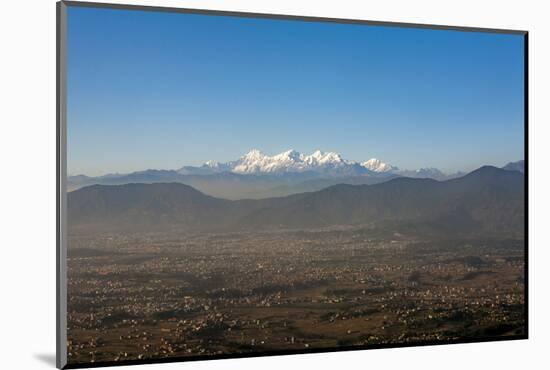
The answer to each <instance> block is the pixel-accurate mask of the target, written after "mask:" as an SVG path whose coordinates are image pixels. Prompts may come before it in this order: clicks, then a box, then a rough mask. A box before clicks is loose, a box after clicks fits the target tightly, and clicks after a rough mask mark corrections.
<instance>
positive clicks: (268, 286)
mask: <svg viewBox="0 0 550 370" xmlns="http://www.w3.org/2000/svg"><path fill="white" fill-rule="evenodd" d="M68 253H69V255H68V257H69V258H68V344H67V346H68V360H69V363H72V364H74V363H86V362H90V361H91V362H103V361H122V360H138V359H158V358H168V357H186V356H195V357H196V356H200V355H204V356H209V355H220V354H246V353H251V352H266V351H281V352H284V351H288V350H290V351H292V350H307V349H322V348H334V347H353V346H366V347H367V348H368V346H369V345H381V344H382V345H383V344H392V345H393V344H395V345H399V344H403V343H426V342H437V341H443V342H446V341H455V340H465V339H479V338H487V337H498V336H509V337H514V336H520V335H523V334H524V330H525V329H524V323H525V322H524V320H525V317H524V240H520V239H498V238H492V239H491V238H489V239H464V240H457V239H456V238H453V239H452V240H445V239H444V238H440V237H439V238H433V239H430V238H426V237H423V238H421V237H415V236H412V235H405V234H401V233H399V232H396V231H392V230H385V231H381V230H378V229H375V228H370V227H367V226H363V227H357V226H356V227H333V228H319V229H309V230H279V231H263V232H260V231H257V232H235V233H196V234H192V233H187V234H180V233H177V232H173V233H142V234H140V233H132V234H127V235H124V234H121V233H116V234H115V233H113V234H102V235H100V236H99V235H97V234H94V235H93V236H92V235H86V234H78V235H76V234H73V235H70V239H69V251H68Z"/></svg>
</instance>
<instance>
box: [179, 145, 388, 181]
mask: <svg viewBox="0 0 550 370" xmlns="http://www.w3.org/2000/svg"><path fill="white" fill-rule="evenodd" d="M396 169H397V168H396V167H394V166H391V165H389V164H387V163H383V162H381V161H380V160H378V159H371V160H369V161H367V162H364V163H363V164H361V163H359V162H355V161H350V160H347V159H344V158H342V156H341V155H340V154H339V153H335V152H322V151H320V150H316V151H315V152H313V153H311V154H309V155H306V154H303V153H300V152H298V151H296V150H293V149H291V150H287V151H285V152H282V153H279V154H276V155H273V156H270V155H267V154H264V153H262V152H261V151H259V150H257V149H253V150H251V151H249V152H248V153H246V154H245V155H243V156H242V157H240V158H239V159H237V160H235V161H231V162H226V163H219V162H215V161H208V162H205V163H204V164H203V165H202V166H200V167H191V166H185V167H182V168H180V169H179V170H178V172H179V173H181V174H205V173H219V172H233V173H236V174H271V175H276V174H285V173H303V172H315V173H322V174H325V175H330V176H340V175H345V176H357V175H366V174H372V175H376V174H379V173H380V174H382V173H390V172H391V171H393V170H396Z"/></svg>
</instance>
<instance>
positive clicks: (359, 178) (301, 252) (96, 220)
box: [57, 2, 527, 368]
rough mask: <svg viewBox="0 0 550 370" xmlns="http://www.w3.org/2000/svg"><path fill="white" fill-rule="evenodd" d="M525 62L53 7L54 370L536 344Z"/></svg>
mask: <svg viewBox="0 0 550 370" xmlns="http://www.w3.org/2000/svg"><path fill="white" fill-rule="evenodd" d="M526 51H527V33H526V32H524V31H510V30H492V29H481V28H480V29H474V28H460V27H450V26H428V25H415V24H395V23H384V22H373V21H358V20H357V21H356V20H343V19H329V18H308V17H296V16H284V15H268V14H249V13H233V12H220V11H203V10H193V9H172V8H156V7H142V6H127V5H109V4H95V3H79V2H61V3H58V287H57V288H58V297H57V302H58V317H57V319H58V333H57V334H58V336H57V345H58V354H57V356H58V367H60V368H63V367H65V368H76V367H90V366H107V365H117V364H120V365H123V364H136V363H153V362H167V361H186V360H197V359H201V360H202V359H204V360H208V359H219V358H231V357H247V356H265V355H284V354H295V353H313V352H325V351H339V350H354V349H369V348H386V347H403V346H411V345H428V344H429V345H435V344H449V343H465V342H481V341H492V340H504V339H525V338H527V307H526V304H527V300H526V293H527V259H526V257H527V234H526V233H527V227H526V225H527V213H526V208H527V203H526V199H527V194H526V191H527V188H526V184H527V181H526V179H527V178H526V169H527V167H526V163H527V162H526V154H527V150H526V149H527V140H526V137H527V136H526V130H527V95H526V94H527V93H526V85H527V77H526V76H527V71H526V68H527V59H526Z"/></svg>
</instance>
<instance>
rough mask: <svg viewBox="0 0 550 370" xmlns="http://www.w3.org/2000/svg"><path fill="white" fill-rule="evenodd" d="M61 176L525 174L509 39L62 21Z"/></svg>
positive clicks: (273, 24)
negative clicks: (370, 162) (287, 170)
mask: <svg viewBox="0 0 550 370" xmlns="http://www.w3.org/2000/svg"><path fill="white" fill-rule="evenodd" d="M67 100H68V172H69V174H81V173H84V174H88V175H100V174H105V173H111V172H131V171H135V170H143V169H147V168H157V169H174V168H179V167H181V166H183V165H199V164H201V163H203V162H204V161H206V160H217V161H227V160H233V159H236V158H238V157H239V156H240V155H242V154H244V153H246V152H247V151H248V150H249V149H252V148H257V149H260V150H262V151H264V152H265V153H266V154H276V153H279V152H282V151H284V150H287V149H291V148H292V149H296V150H298V151H301V152H306V153H310V152H313V151H314V150H316V149H321V150H324V151H336V152H339V153H341V154H342V155H343V157H344V158H347V159H350V160H357V161H364V160H367V159H369V158H372V157H376V158H380V159H382V160H383V161H385V162H389V163H391V164H393V165H396V166H398V167H400V168H408V169H415V168H419V167H437V168H440V169H442V170H444V171H449V172H450V171H456V170H471V169H474V168H476V167H479V166H480V165H483V164H493V165H498V166H502V165H504V164H505V163H507V162H509V161H515V160H518V159H522V158H523V149H524V148H523V139H524V138H523V113H524V107H523V38H522V36H517V35H502V34H487V33H474V32H458V31H441V30H425V29H407V28H394V27H381V26H365V25H349V24H334V23H311V22H299V21H289V20H267V19H251V18H237V17H220V16H204V15H191V14H172V13H154V12H142V11H127V10H111V9H93V8H71V7H69V10H68V99H67Z"/></svg>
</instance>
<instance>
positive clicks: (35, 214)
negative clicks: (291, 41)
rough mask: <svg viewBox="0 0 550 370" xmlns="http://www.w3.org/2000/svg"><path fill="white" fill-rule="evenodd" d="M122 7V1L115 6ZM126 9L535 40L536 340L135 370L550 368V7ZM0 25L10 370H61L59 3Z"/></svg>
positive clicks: (18, 7)
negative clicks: (513, 32) (521, 33)
mask: <svg viewBox="0 0 550 370" xmlns="http://www.w3.org/2000/svg"><path fill="white" fill-rule="evenodd" d="M112 2H117V1H115V0H113V1H112ZM127 3H134V4H145V5H164V6H174V7H194V8H203V9H219V10H233V11H248V12H263V13H278V14H296V15H310V16H321V17H323V16H325V17H336V18H354V19H369V20H381V21H400V22H414V23H431V24H443V25H458V26H477V27H489V28H512V29H523V30H528V31H530V37H529V38H530V45H529V46H530V53H529V72H530V79H529V80H530V89H529V98H530V107H529V112H530V135H529V142H530V143H529V144H530V148H529V154H530V157H529V158H530V163H529V164H530V177H529V179H530V187H529V195H530V199H531V201H530V212H529V218H530V245H529V248H530V269H529V270H530V271H529V273H530V279H529V281H530V286H529V289H530V313H529V319H530V339H529V340H526V341H513V342H495V343H483V344H463V345H447V346H437V347H420V348H403V349H388V350H371V351H355V352H346V353H329V354H314V355H294V356H278V357H267V358H251V359H238V360H220V361H206V362H191V363H175V364H161V365H146V366H140V367H134V368H136V369H142V368H143V369H145V368H147V369H153V368H155V369H176V368H177V369H235V370H236V369H256V368H258V367H262V368H263V369H264V370H269V369H277V370H280V369H282V368H305V367H309V368H318V369H335V368H344V367H345V368H357V369H359V368H365V367H366V368H381V367H384V368H395V367H406V368H407V369H432V368H433V369H436V368H437V369H441V368H446V369H463V368H475V369H481V368H485V369H494V368H499V369H519V368H522V367H524V366H525V367H526V368H548V367H547V366H548V363H550V359H549V358H550V357H549V356H550V346H549V344H550V341H549V340H548V339H547V338H548V336H549V335H550V327H549V320H548V316H550V310H549V309H550V307H549V295H550V294H549V291H548V288H547V287H548V284H549V283H550V280H549V274H548V270H549V269H550V267H548V263H549V257H550V252H549V250H550V246H549V245H548V240H547V238H549V237H550V236H548V232H547V231H548V222H547V221H546V218H547V212H546V210H547V209H548V206H549V203H548V200H549V191H548V188H549V186H548V184H549V181H548V180H549V173H550V169H549V168H548V167H545V163H548V162H547V160H548V150H547V148H548V146H549V145H550V144H549V143H548V133H549V126H550V119H549V115H548V106H549V105H550V95H549V93H548V90H547V88H548V82H549V78H548V77H549V71H550V54H549V49H550V48H549V45H550V35H549V29H550V27H549V24H550V22H549V21H548V15H549V12H548V10H547V9H545V6H544V5H545V3H546V2H545V1H519V0H514V1H507V0H500V1H499V0H496V1H493V0H490V1H489V0H474V1H472V0H447V1H442V0H433V1H428V0H414V1H411V0H402V1H394V0H386V1H380V0H379V1H371V2H368V1H348V0H337V1H326V2H322V1H321V0H316V1H306V0H263V1H258V0H255V1H254V0H218V1H214V0H210V1H183V0H180V1H130V0H128V1H127ZM1 17H2V20H1V22H0V28H1V29H0V37H1V44H0V65H1V68H0V71H1V72H0V73H1V79H0V94H1V99H0V102H1V103H0V115H1V120H0V125H1V126H0V127H1V130H0V160H1V166H0V177H1V180H0V187H1V188H0V197H1V198H0V199H1V202H0V225H1V229H0V230H1V233H0V250H1V253H2V254H1V258H0V264H1V266H0V271H1V274H2V276H1V279H0V282H1V284H2V286H1V288H2V289H1V291H0V292H1V295H0V297H1V301H0V309H1V315H0V320H1V326H0V341H1V343H0V349H1V350H0V353H1V356H2V357H1V358H0V363H1V365H0V367H1V368H4V369H13V368H15V369H18V368H24V369H40V368H53V367H54V357H55V356H54V354H55V268H56V267H55V266H56V265H55V248H56V245H55V138H56V132H55V1H54V0H22V1H17V0H11V1H4V2H2V11H1Z"/></svg>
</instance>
